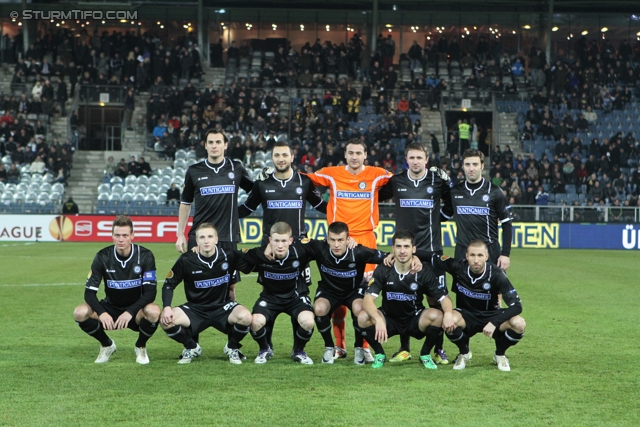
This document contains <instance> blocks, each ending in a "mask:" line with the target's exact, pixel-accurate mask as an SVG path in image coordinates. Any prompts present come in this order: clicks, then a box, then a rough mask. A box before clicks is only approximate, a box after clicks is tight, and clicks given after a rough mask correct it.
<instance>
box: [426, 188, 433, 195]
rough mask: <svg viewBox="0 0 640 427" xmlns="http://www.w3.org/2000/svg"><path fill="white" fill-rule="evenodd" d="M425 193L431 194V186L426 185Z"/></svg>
mask: <svg viewBox="0 0 640 427" xmlns="http://www.w3.org/2000/svg"><path fill="white" fill-rule="evenodd" d="M427 194H433V187H432V186H428V187H427Z"/></svg>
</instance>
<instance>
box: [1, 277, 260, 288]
mask: <svg viewBox="0 0 640 427" xmlns="http://www.w3.org/2000/svg"><path fill="white" fill-rule="evenodd" d="M242 277H258V275H257V274H244V275H242ZM83 283H84V282H69V283H23V284H17V283H15V284H0V288H15V287H23V288H27V287H37V286H72V285H82V284H83ZM158 283H162V284H164V280H158Z"/></svg>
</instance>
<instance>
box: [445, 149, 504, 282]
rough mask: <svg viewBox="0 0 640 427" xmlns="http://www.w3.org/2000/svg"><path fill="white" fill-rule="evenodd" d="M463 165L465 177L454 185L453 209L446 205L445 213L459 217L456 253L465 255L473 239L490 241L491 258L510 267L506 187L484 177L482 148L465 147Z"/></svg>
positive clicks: (491, 260) (460, 256)
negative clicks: (497, 185)
mask: <svg viewBox="0 0 640 427" xmlns="http://www.w3.org/2000/svg"><path fill="white" fill-rule="evenodd" d="M462 168H463V169H464V175H465V181H461V182H459V183H458V184H456V185H455V186H453V187H452V188H451V203H452V210H451V209H449V208H444V209H443V214H444V215H445V216H450V215H449V214H451V213H453V215H454V218H455V221H456V226H457V232H456V252H455V257H456V258H457V259H460V260H462V259H465V256H466V252H467V246H468V245H469V242H471V241H473V240H482V241H485V242H487V244H488V250H489V259H488V261H489V262H491V263H494V264H496V265H497V266H498V267H500V268H501V269H502V270H504V271H506V270H507V269H508V268H509V265H510V263H511V261H510V259H509V255H510V253H511V237H512V229H513V228H512V223H511V219H512V216H511V206H510V205H509V202H508V200H507V197H506V196H505V194H504V193H503V192H502V190H501V189H500V188H499V187H496V186H495V185H493V184H492V183H491V181H489V180H485V179H484V178H483V177H482V170H483V169H484V154H483V153H482V151H479V150H476V149H473V148H470V149H468V150H465V152H464V153H463V155H462ZM498 225H502V248H501V247H500V243H499V242H498Z"/></svg>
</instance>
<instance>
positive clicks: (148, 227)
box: [0, 215, 640, 250]
mask: <svg viewBox="0 0 640 427" xmlns="http://www.w3.org/2000/svg"><path fill="white" fill-rule="evenodd" d="M131 219H132V220H133V227H134V233H135V241H136V242H139V243H145V242H157V243H162V242H164V243H174V242H175V241H176V232H177V230H178V218H177V217H173V216H132V217H131ZM113 220H114V217H113V216H111V215H0V241H2V242H111V228H112V224H113ZM191 221H192V219H191V218H190V219H189V222H188V226H187V228H190V227H191V224H192V222H191ZM305 223H306V226H307V235H308V237H311V238H314V239H325V238H326V237H327V221H326V220H324V219H307V220H306V221H305ZM456 231H457V230H456V225H455V223H454V222H445V223H443V224H442V243H443V245H444V246H445V247H451V246H455V242H456ZM375 233H376V237H377V241H378V245H384V246H389V245H391V237H392V236H393V233H395V222H394V221H390V220H382V221H380V224H378V227H377V228H376V230H375ZM240 236H241V241H242V242H243V243H248V244H256V245H259V244H260V242H261V238H262V219H261V218H253V217H250V218H244V219H241V220H240ZM512 247H514V248H530V249H626V250H638V249H640V224H626V223H616V224H581V223H545V222H516V223H514V224H513V242H512Z"/></svg>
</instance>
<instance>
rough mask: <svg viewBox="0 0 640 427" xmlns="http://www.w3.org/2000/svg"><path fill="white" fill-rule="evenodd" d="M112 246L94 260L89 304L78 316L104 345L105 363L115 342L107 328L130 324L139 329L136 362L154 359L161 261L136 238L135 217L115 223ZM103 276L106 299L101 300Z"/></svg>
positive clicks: (101, 357)
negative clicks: (151, 352) (150, 351)
mask: <svg viewBox="0 0 640 427" xmlns="http://www.w3.org/2000/svg"><path fill="white" fill-rule="evenodd" d="M112 237H113V246H107V247H106V248H104V249H102V250H101V251H99V252H98V253H97V254H96V256H95V257H94V259H93V263H92V264H91V271H90V272H89V277H88V278H87V283H86V285H85V291H84V300H85V303H83V304H80V305H79V306H77V307H76V309H75V310H74V312H73V318H74V319H75V321H76V322H77V323H78V325H79V326H80V329H82V330H83V331H84V332H86V333H87V334H89V335H91V336H92V337H93V338H95V339H96V340H98V341H99V342H100V344H101V346H102V347H101V348H100V353H99V354H98V358H97V359H96V363H106V362H108V361H109V357H111V355H112V354H113V353H115V351H116V343H115V342H114V341H113V340H112V339H110V338H109V337H108V336H107V334H106V332H105V330H107V331H112V330H116V329H117V330H122V329H125V328H129V329H131V330H133V331H137V332H139V334H138V340H137V341H136V344H135V353H136V362H137V363H139V364H142V365H146V364H147V363H149V356H148V355H147V348H146V344H147V341H148V340H149V338H150V337H151V336H152V335H153V333H154V332H155V331H156V329H157V327H158V324H157V322H158V318H159V317H160V307H158V306H157V305H156V304H154V303H153V301H154V300H155V298H156V261H155V258H154V256H153V254H152V253H151V251H150V250H148V249H146V248H143V247H141V246H138V245H134V244H133V243H132V241H133V237H134V234H133V222H132V221H131V218H129V217H127V216H123V215H121V216H118V217H116V219H115V221H114V222H113V228H112ZM103 279H104V284H105V295H106V296H105V298H104V299H103V300H100V301H99V300H98V289H99V288H100V282H102V280H103Z"/></svg>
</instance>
